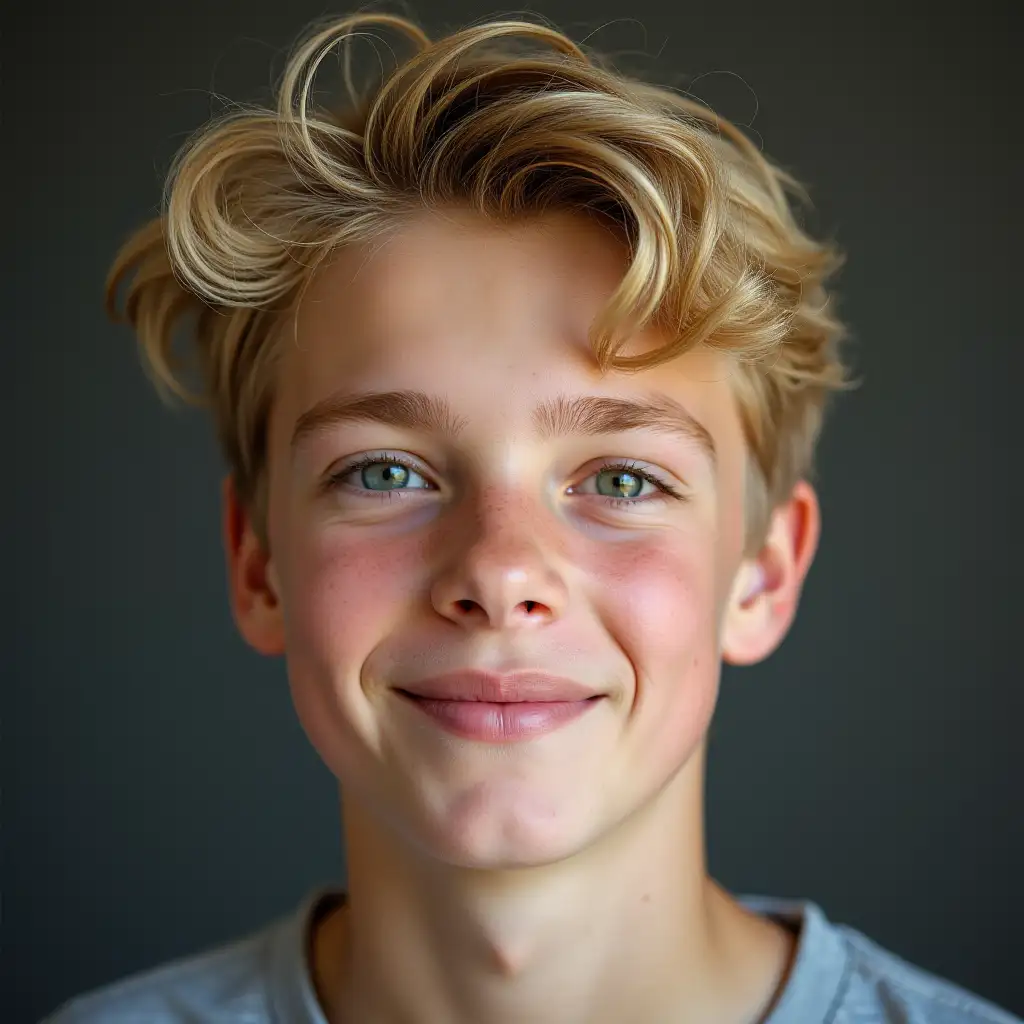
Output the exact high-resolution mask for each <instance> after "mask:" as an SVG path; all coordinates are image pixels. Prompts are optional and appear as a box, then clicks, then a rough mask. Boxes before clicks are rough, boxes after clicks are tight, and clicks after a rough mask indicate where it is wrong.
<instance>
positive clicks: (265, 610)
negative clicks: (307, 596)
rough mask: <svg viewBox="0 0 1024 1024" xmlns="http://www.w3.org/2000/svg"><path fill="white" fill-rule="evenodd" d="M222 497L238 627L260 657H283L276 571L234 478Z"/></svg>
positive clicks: (227, 481)
mask: <svg viewBox="0 0 1024 1024" xmlns="http://www.w3.org/2000/svg"><path fill="white" fill-rule="evenodd" d="M221 495H222V501H223V534H224V549H225V555H226V558H227V570H228V595H229V598H230V601H231V611H232V614H233V616H234V619H235V624H236V625H237V626H238V630H239V632H240V633H241V634H242V636H243V637H244V639H245V640H246V642H247V643H248V644H249V646H250V647H252V648H253V649H254V650H256V651H258V652H259V653H260V654H268V655H278V654H283V653H284V622H283V615H282V610H281V601H280V598H279V596H278V595H279V593H280V591H279V585H278V580H277V574H276V571H275V569H274V566H273V565H272V564H271V561H270V556H269V554H268V552H267V551H266V550H265V548H264V546H263V544H262V543H261V542H260V540H259V537H258V536H257V534H256V531H255V530H254V529H253V525H252V521H251V519H250V516H249V514H248V512H247V510H246V509H245V508H244V507H243V505H242V503H241V501H240V500H239V498H238V493H237V491H236V489H235V486H234V480H233V479H232V477H231V476H230V475H229V476H228V477H227V478H226V479H225V480H224V482H223V485H222V489H221Z"/></svg>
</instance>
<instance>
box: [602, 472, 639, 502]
mask: <svg viewBox="0 0 1024 1024" xmlns="http://www.w3.org/2000/svg"><path fill="white" fill-rule="evenodd" d="M608 473H609V474H610V475H611V477H612V479H613V480H614V481H615V482H614V484H613V487H614V489H615V491H616V492H618V493H616V494H615V495H614V497H617V498H635V497H636V496H637V495H638V494H639V493H640V490H641V488H642V487H643V485H644V482H643V480H642V479H641V478H640V477H639V476H637V475H636V474H635V473H630V472H627V471H623V470H621V469H616V470H609V471H608ZM601 475H603V474H599V476H601Z"/></svg>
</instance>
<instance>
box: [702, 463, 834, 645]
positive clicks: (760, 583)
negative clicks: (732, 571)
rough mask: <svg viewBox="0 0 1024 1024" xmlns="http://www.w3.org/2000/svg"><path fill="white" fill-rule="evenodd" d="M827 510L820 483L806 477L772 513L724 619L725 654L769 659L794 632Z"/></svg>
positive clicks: (740, 572) (744, 568) (730, 600)
mask: <svg viewBox="0 0 1024 1024" xmlns="http://www.w3.org/2000/svg"><path fill="white" fill-rule="evenodd" d="M820 531H821V512H820V509H819V506H818V499H817V495H816V494H815V492H814V488H813V487H811V485H810V484H809V483H807V482H806V481H800V482H799V483H798V484H797V485H796V487H794V488H793V493H792V495H791V496H790V498H789V500H788V501H787V502H786V503H785V504H784V505H780V506H779V507H778V508H776V509H775V511H774V512H773V513H772V518H771V523H770V525H769V529H768V535H767V537H766V538H765V542H764V545H763V546H762V548H761V550H760V552H759V553H758V555H757V557H756V558H755V559H752V560H750V561H747V562H745V563H744V564H743V565H742V566H741V568H740V571H739V573H737V577H736V581H735V585H734V588H733V593H732V595H731V596H730V599H729V603H728V606H727V608H726V610H725V615H724V620H723V623H722V644H721V647H722V658H723V660H724V661H726V662H728V663H729V664H732V665H752V664H755V663H757V662H759V661H763V660H764V659H765V658H767V657H768V656H769V655H770V654H771V653H772V652H773V651H775V649H776V648H777V647H778V646H779V644H781V643H782V641H783V640H784V639H785V636H786V634H787V633H788V632H789V629H790V626H791V625H792V623H793V619H794V617H795V616H796V609H797V605H798V603H799V599H800V592H801V590H802V588H803V583H804V579H805V578H806V576H807V573H808V571H809V570H810V567H811V563H812V562H813V560H814V555H815V552H816V550H817V546H818V538H819V536H820Z"/></svg>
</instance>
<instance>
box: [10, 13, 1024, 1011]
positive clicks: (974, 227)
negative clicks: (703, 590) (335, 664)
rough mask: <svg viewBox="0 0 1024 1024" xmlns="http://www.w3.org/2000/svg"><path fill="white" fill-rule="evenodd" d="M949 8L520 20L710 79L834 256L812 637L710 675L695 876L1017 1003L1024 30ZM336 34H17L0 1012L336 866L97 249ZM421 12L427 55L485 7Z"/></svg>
mask: <svg viewBox="0 0 1024 1024" xmlns="http://www.w3.org/2000/svg"><path fill="white" fill-rule="evenodd" d="M935 6H936V5H925V6H922V5H918V4H913V5H911V4H909V3H906V4H901V3H890V4H886V5H884V7H882V6H880V7H879V8H878V9H876V10H875V11H874V12H865V11H864V9H863V8H862V7H861V6H859V5H850V6H846V5H843V6H841V7H840V6H835V5H832V4H828V3H816V4H813V5H806V6H804V7H801V6H800V5H798V4H793V3H789V2H787V3H786V4H764V3H753V2H749V0H747V2H743V3H739V2H736V0H731V2H729V3H727V4H724V3H723V4H708V3H705V4H699V5H698V4H685V3H683V4H671V5H668V4H659V3H657V2H656V0H630V2H629V3H616V2H613V0H599V2H597V0H588V2H587V3H583V2H581V0H566V2H559V3H554V2H552V3H545V4H543V6H541V7H539V8H534V10H539V11H540V12H541V13H542V14H544V15H545V16H547V17H548V18H551V19H553V20H554V21H555V22H557V23H558V24H560V25H561V26H562V27H564V28H567V29H569V30H570V31H571V32H572V33H573V34H574V35H576V36H577V37H579V36H581V35H584V34H586V33H589V32H593V31H594V30H595V29H600V31H597V32H596V33H595V34H594V36H593V37H592V39H591V41H592V43H593V44H594V45H597V46H600V47H601V48H603V49H605V50H611V51H614V52H617V53H623V52H625V51H636V52H638V53H646V54H649V55H651V57H652V59H651V60H650V61H649V62H647V63H646V64H644V62H643V61H642V59H641V58H640V57H639V56H638V57H630V58H628V61H624V63H628V65H629V66H632V67H636V68H642V67H648V68H649V69H650V73H651V74H652V75H654V76H655V77H660V78H661V79H662V80H665V79H666V78H669V77H671V76H679V75H680V74H685V75H689V76H702V77H699V78H698V79H697V80H696V81H695V82H693V84H692V86H691V88H692V90H693V91H694V92H696V93H698V94H699V95H701V96H702V97H704V98H705V100H707V101H709V102H710V103H711V104H712V105H714V106H717V107H718V108H719V109H720V110H721V111H722V112H723V113H725V114H726V115H727V116H730V117H732V118H734V119H735V120H737V121H739V122H743V123H748V122H750V121H751V118H754V121H753V127H754V129H756V130H757V131H758V132H760V133H761V135H762V136H763V138H764V140H765V148H766V151H767V152H768V153H769V154H770V155H772V156H773V157H774V158H776V159H777V160H779V161H781V162H782V163H784V164H785V165H786V166H789V167H791V168H793V169H794V170H795V171H796V172H797V173H798V175H799V176H800V177H801V178H802V179H804V180H805V181H808V182H809V183H810V184H811V186H812V189H813V196H814V199H815V202H816V208H817V213H816V215H815V216H816V223H817V224H818V225H819V226H820V227H821V228H823V229H824V230H826V231H829V232H835V234H836V236H837V237H838V239H839V241H840V242H841V243H842V244H843V245H844V246H845V248H846V249H847V250H848V252H849V257H850V262H849V266H848V268H847V270H846V271H845V273H844V276H843V279H842V297H843V309H844V312H845V314H846V316H847V317H848V319H849V320H850V321H851V322H852V325H853V328H854V331H855V344H854V348H853V349H852V352H853V353H854V355H855V359H856V368H857V370H858V372H859V374H860V375H861V376H862V377H863V378H864V386H863V387H862V388H861V390H860V391H858V392H855V393H853V394H851V395H849V396H847V397H846V398H844V399H842V400H841V401H840V403H839V405H838V406H837V408H836V411H835V414H834V416H833V417H832V419H831V422H830V423H829V425H828V428H827V431H826V435H825V438H824V441H823V444H822V448H821V454H820V480H819V484H820V493H821V498H822V503H823V509H824V522H825V527H824V535H823V539H822V545H821V548H820V553H819V556H818V560H817V564H816V566H815V567H814V569H813V570H812V573H811V575H810V578H809V581H808V584H807V588H806V591H805V598H804V601H803V604H802V608H801V612H800V616H799V619H798V622H797V624H796V626H795V628H794V630H793V632H792V634H791V636H790V638H789V639H788V640H787V641H786V643H785V644H784V646H783V647H782V649H781V650H780V651H779V652H778V653H777V654H776V655H775V656H774V657H773V658H771V659H770V660H769V661H768V662H767V663H766V664H764V665H763V666H761V667H758V668H755V669H747V670H742V671H727V672H726V675H725V680H724V688H723V694H722V699H721V705H720V711H719V714H718V718H717V720H716V723H715V726H714V732H713V735H714V741H713V747H712V759H711V770H710V781H709V802H710V810H709V830H710V849H711V863H712V867H713V870H714V872H715V873H716V874H717V876H718V877H719V878H721V879H722V880H723V881H724V882H725V883H726V884H727V885H729V886H731V887H733V888H734V889H738V890H741V891H759V892H766V893H775V894H779V895H791V896H806V897H811V898H813V899H815V900H817V901H819V902H820V903H821V904H822V905H823V906H824V907H825V909H826V911H827V912H828V913H829V914H830V915H831V916H832V917H833V918H835V919H839V920H842V921H845V922H848V923H850V924H852V925H854V926H856V927H858V928H861V929H863V930H865V931H866V932H868V933H869V934H870V935H871V936H872V937H874V938H875V939H876V940H878V941H879V942H881V943H882V944H884V945H886V946H888V947H890V948H891V949H893V950H895V951H896V952H898V953H900V954H902V955H903V956H905V957H907V958H909V959H911V960H913V961H915V962H917V963H919V964H921V965H923V966H925V967H927V968H929V969H931V970H933V971H937V972H939V973H940V974H944V975H946V976H949V977H951V978H953V979H954V980H956V981H958V982H960V983H962V984H964V985H967V986H968V987H970V988H972V989H975V990H976V991H979V992H980V993H982V994H983V995H986V996H988V997H989V998H991V999H994V1000H996V1001H998V1002H1000V1003H1002V1004H1004V1005H1006V1006H1008V1007H1010V1008H1011V1009H1014V1010H1016V1011H1017V1012H1021V1011H1024V974H1022V972H1021V971H1020V956H1021V952H1022V947H1024V941H1022V940H1024V928H1022V925H1021V919H1020V915H1021V912H1022V910H1024V900H1022V896H1024V892H1022V882H1021V865H1024V835H1022V828H1021V802H1020V797H1019V795H1017V794H1015V790H1017V789H1018V787H1019V786H1020V784H1021V780H1022V771H1021V769H1022V755H1021V744H1020V740H1019V736H1020V730H1021V721H1022V719H1024V714H1022V712H1024V702H1022V696H1021V693H1022V689H1024V687H1022V678H1021V672H1020V669H1019V667H1018V662H1017V656H1018V653H1019V651H1020V630H1021V623H1020V618H1021V611H1022V602H1021V599H1020V589H1021V587H1022V585H1024V559H1022V557H1021V540H1020V529H1021V528H1020V524H1019V523H1018V522H1017V518H1016V516H1015V515H1014V513H1015V512H1017V511H1018V510H1019V509H1020V507H1021V505H1020V497H1021V487H1020V472H1021V468H1022V467H1021V458H1020V454H1019V444H1018V442H1019V438H1020V434H1019V430H1018V426H1017V420H1018V413H1019V408H1020V401H1021V400H1020V388H1021V370H1022V357H1021V339H1020V330H1019V317H1015V318H1014V319H1013V320H1012V321H1011V310H1012V309H1014V307H1016V308H1018V309H1019V301H1020V287H1019V283H1018V282H1019V273H1020V263H1019V260H1017V258H1016V257H1017V253H1016V245H1017V244H1018V243H1017V240H1018V239H1019V238H1020V237H1021V231H1020V227H1021V225H1020V216H1019V213H1018V209H1019V203H1018V189H1019V180H1017V179H1016V178H1015V176H1014V171H1015V170H1016V164H1015V158H1016V153H1015V152H1011V146H1015V145H1016V143H1015V142H1014V141H1013V140H1014V137H1015V136H1016V135H1018V134H1019V116H1018V115H1017V109H1018V108H1017V96H1016V93H1017V91H1018V90H1017V88H1016V80H1015V75H1016V73H1015V72H1014V71H1013V70H1012V69H1013V66H1014V61H1013V58H1011V55H1010V40H1011V37H1012V35H1013V33H1012V31H1011V25H1010V21H1009V17H1010V16H1009V14H1008V12H1009V9H1010V7H1009V5H1007V6H1006V11H1007V13H1006V14H1002V13H1001V11H1000V8H998V7H997V6H996V5H994V4H986V3H974V4H972V5H970V6H969V9H968V10H967V12H966V13H965V12H964V10H962V9H961V10H958V11H956V13H950V14H941V13H939V12H938V11H937V10H936V9H935ZM334 10H340V11H344V10H345V8H344V7H341V8H336V9H334ZM922 11H924V12H927V13H926V14H924V13H917V12H922ZM330 12H331V8H328V7H324V6H321V5H320V3H314V2H312V0H290V2H288V3H281V2H280V0H245V2H244V3H243V2H240V0H177V2H175V3H174V4H172V5H155V4H153V5H145V6H139V7H137V8H136V9H135V10H134V12H133V13H132V14H130V15H127V16H125V15H122V14H120V13H117V12H116V11H115V8H114V5H113V4H110V3H107V4H101V5H75V6H72V5H70V4H65V5H59V4H58V5H55V4H52V3H51V4H48V5H45V6H44V5H40V4H36V5H28V4H24V5H21V10H20V12H19V13H18V14H16V15H13V14H12V15H9V20H10V24H9V28H8V31H6V32H5V33H4V40H5V44H4V45H5V47H6V48H8V49H9V51H10V52H9V54H8V57H7V59H5V61H4V67H5V75H4V78H5V83H4V95H5V100H4V102H5V106H6V108H7V109H6V111H5V113H4V140H5V144H4V149H3V151H4V154H5V155H4V161H3V163H4V175H5V180H6V181H7V187H6V189H5V190H4V197H5V202H6V210H5V232H4V234H5V239H7V240H8V244H6V245H5V250H6V255H7V256H8V257H9V259H10V262H8V272H7V275H6V276H5V279H4V287H5V289H9V296H8V299H7V301H6V302H5V303H4V309H5V310H6V312H7V316H6V318H5V319H6V327H5V330H4V342H3V347H2V351H3V356H4V360H5V370H4V378H3V379H4V384H5V390H6V395H5V400H4V402H3V403H2V408H3V413H4V417H5V420H6V423H5V430H4V436H5V440H6V442H7V443H6V445H5V450H6V452H7V465H8V470H7V472H6V473H5V477H6V479H7V486H6V487H5V499H4V501H3V511H4V517H5V522H6V529H5V539H6V540H7V541H8V543H7V545H5V548H6V551H7V556H6V558H5V564H6V566H8V567H11V568H12V569H13V576H9V577H8V580H7V586H6V587H5V588H4V590H5V594H4V599H5V602H6V604H7V606H8V609H9V610H8V614H7V615H6V616H5V617H4V618H5V622H7V623H9V624H10V626H11V629H12V639H11V644H10V645H5V649H6V650H8V651H10V652H11V654H12V658H11V659H10V660H8V659H7V658H6V657H5V659H4V660H5V663H6V664H7V665H8V668H7V669H6V670H5V671H4V684H5V685H4V694H3V697H4V710H5V715H4V723H3V724H4V735H3V747H2V756H3V771H4V776H3V779H4V782H3V790H4V791H3V797H4V818H5V821H4V826H5V827H4V830H3V831H4V838H5V844H6V851H5V857H4V879H3V899H4V906H3V910H4V914H3V917H4V921H3V924H4V934H3V947H4V948H3V955H2V959H3V964H4V968H5V974H6V983H7V984H6V988H7V995H6V996H5V1000H4V1007H3V1009H2V1010H0V1016H2V1017H3V1019H4V1020H6V1021H10V1022H22V1021H30V1020H34V1019H35V1018H36V1017H38V1016H39V1015H40V1014H41V1013H43V1012H44V1011H46V1010H49V1009H50V1008H52V1007H53V1006H54V1005H55V1004H56V1003H58V1002H59V1001H61V1000H63V999H65V998H66V997H68V996H70V995H72V994H73V993H77V992H79V991H81V990H83V989H86V988H89V987H92V986H96V985H99V984H101V983H104V982H108V981H111V980H113V979H115V978H117V977H119V976H121V975H123V974H125V973H126V972H129V971H132V970H136V969H139V968H143V967H147V966H150V965H153V964H156V963H157V962H159V961H162V960H165V959H167V958H170V957H175V956H178V955H181V954H185V953H188V952H193V951H195V950H197V949H199V948H201V947H204V946H208V945H210V944H213V943H218V942H221V941H224V940H227V939H229V938H231V937H234V936H237V935H240V934H242V933H244V932H246V931H248V930H250V929H253V928H256V927H257V926H259V925H261V924H262V923H264V922H265V921H267V920H268V919H270V918H271V917H273V916H275V915H277V914H279V913H282V912H284V911H286V910H288V909H290V908H291V906H292V905H293V904H294V903H295V902H296V901H297V900H298V899H299V898H300V896H301V895H302V894H303V893H304V892H305V890H306V889H307V888H308V887H310V886H312V885H314V884H317V883H319V882H323V881H327V880H330V879H332V878H341V877H342V872H343V856H342V852H341V845H340V837H339V825H338V820H337V810H336V801H335V788H334V784H333V780H332V779H331V778H330V777H329V775H328V773H327V772H326V770H325V769H324V768H323V767H322V766H321V765H320V763H319V761H318V759H317V758H316V756H315V754H314V753H313V752H312V750H311V749H310V747H309V746H308V745H307V742H306V740H305V737H304V736H303V734H302V733H301V731H300V728H299V726H298V724H297V722H296V719H295V717H294V714H293V712H292V709H291V705H290V702H289V697H288V694H287V692H286V687H285V679H284V671H283V664H282V663H280V662H272V661H264V660H261V659H260V658H259V657H258V656H256V655H255V654H253V653H251V652H249V651H248V650H247V649H246V648H245V647H244V645H243V643H242V641H241V640H240V639H239V638H238V637H237V636H236V634H235V631H234V628H233V625H232V623H231V620H230V616H229V611H228V606H227V602H226V592H225V582H224V571H223V555H222V551H221V547H220V537H219V525H218V515H219V510H218V482H219V477H220V472H221V466H220V462H219V457H218V455H217V452H216V450H215V447H214V441H213V435H212V430H211V429H210V427H209V424H208V422H207V421H206V419H205V418H204V416H203V414H201V413H199V412H194V411H182V412H172V411H169V410H167V409H166V408H165V407H163V406H161V405H160V403H159V401H158V400H157V398H156V397H155V396H154V394H153V393H152V391H151V389H150V388H149V386H148V384H147V382H146V380H145V378H144V376H143V373H142V371H141V369H140V367H139V362H138V359H137V357H136V354H135V351H134V348H133V340H132V338H131V337H130V335H129V333H128V332H127V331H126V330H125V329H124V328H115V327H112V326H110V325H108V324H107V323H106V322H105V320H104V317H103V313H102V310H101V293H102V283H103V277H104V274H105V271H106V269H107V266H108V264H109V261H110V259H111V257H112V256H113V254H114V252H115V249H116V248H117V246H118V244H119V243H120V241H121V240H122V239H123V238H124V237H125V235H126V234H127V233H128V232H129V231H130V230H131V229H132V228H133V227H134V226H136V225H137V224H138V223H140V222H141V221H142V220H143V219H144V218H146V217H148V216H149V215H151V214H152V213H153V212H154V211H155V210H156V208H157V204H158V201H159V191H160V187H161V183H162V179H163V174H164V172H165V171H166V168H167V166H168V163H169V161H170V158H171V156H172V154H173V152H174V151H175V150H176V148H177V147H178V146H179V145H180V144H181V143H182V142H183V141H184V139H185V137H186V136H187V134H188V133H189V132H191V131H192V130H193V129H194V128H196V127H197V126H198V125H199V124H200V122H202V121H203V120H204V119H205V118H206V117H207V116H208V114H209V113H210V112H211V110H213V109H216V107H215V104H214V103H213V102H212V101H211V97H210V93H211V91H215V92H217V93H221V94H226V95H228V96H231V97H233V98H236V99H258V98H261V97H263V96H265V95H266V90H267V87H268V85H269V84H270V82H271V70H270V69H271V66H272V67H273V69H274V71H279V70H280V67H281V55H282V48H283V47H285V46H287V45H288V44H289V43H290V42H291V41H292V40H293V39H294V37H295V36H296V34H297V33H298V32H299V31H300V30H301V29H302V27H303V25H304V24H305V22H306V21H307V20H308V19H310V18H312V17H319V16H320V15H322V14H325V13H330ZM413 13H414V14H416V15H418V16H419V17H420V18H421V19H422V20H423V21H424V22H425V23H426V25H427V26H428V28H430V29H431V30H432V31H434V32H438V31H440V30H442V29H446V28H450V27H454V26H455V25H456V24H457V23H459V22H462V21H463V20H464V19H467V18H474V19H475V18H480V17H483V16H484V15H487V14H491V13H503V11H502V10H501V9H498V8H486V7H478V6H475V5H470V4H468V3H467V2H466V0H461V2H458V0H456V2H452V3H447V2H446V3H435V2H431V3H429V4H421V5H420V6H419V7H415V8H413ZM626 15H629V16H630V18H629V19H627V18H626V17H625V16H626ZM616 19H618V20H616ZM602 25H604V26H605V27H603V28H601V26H602ZM656 55H657V59H656V60H655V59H653V58H654V57H655V56H656ZM755 112H756V118H755V117H754V115H755ZM809 1024H810V1022H809Z"/></svg>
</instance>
